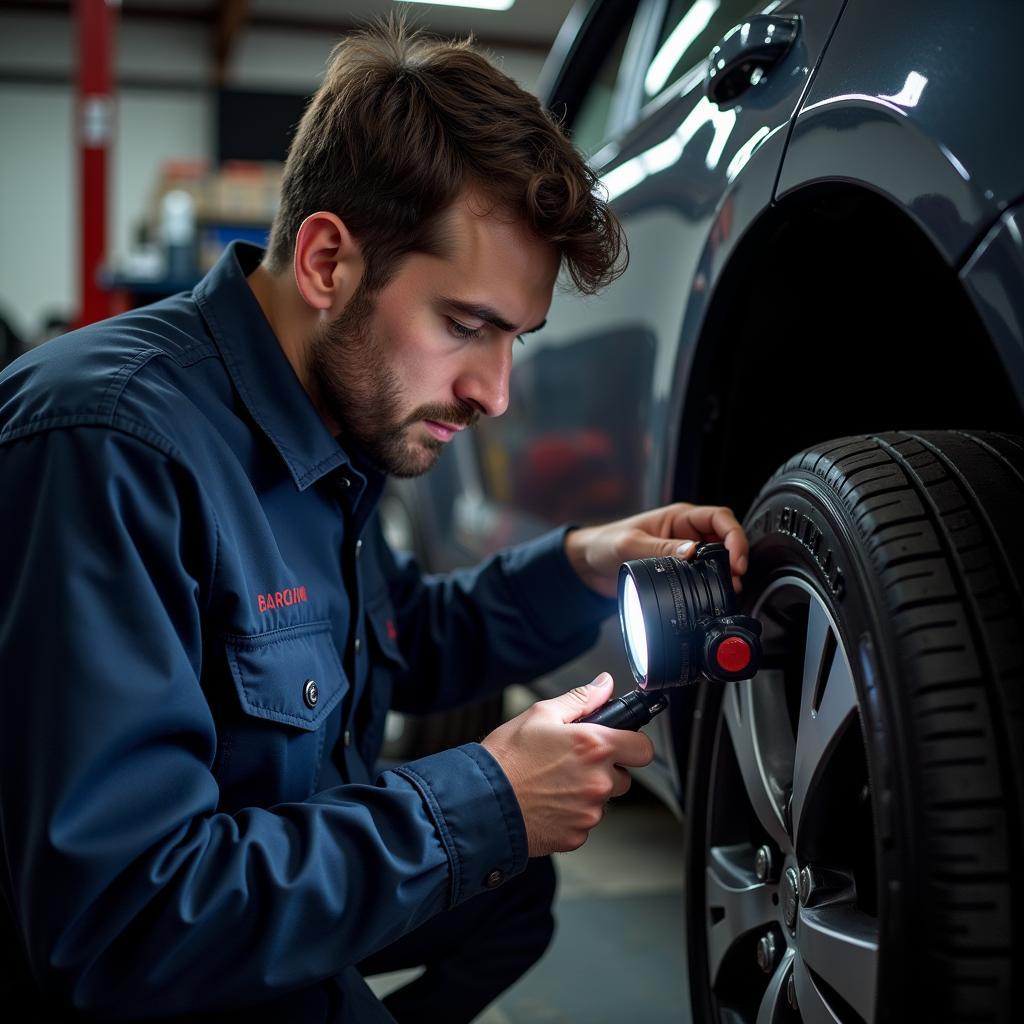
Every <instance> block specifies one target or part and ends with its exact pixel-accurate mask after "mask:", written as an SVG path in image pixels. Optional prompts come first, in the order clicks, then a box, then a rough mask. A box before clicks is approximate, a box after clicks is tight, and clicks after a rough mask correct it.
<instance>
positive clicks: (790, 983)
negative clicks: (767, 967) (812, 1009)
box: [786, 971, 797, 1010]
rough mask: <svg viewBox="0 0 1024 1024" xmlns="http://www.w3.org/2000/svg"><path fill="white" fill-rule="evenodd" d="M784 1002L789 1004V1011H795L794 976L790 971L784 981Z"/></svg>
mask: <svg viewBox="0 0 1024 1024" xmlns="http://www.w3.org/2000/svg"><path fill="white" fill-rule="evenodd" d="M786 1001H787V1002H788V1003H789V1008H790V1009H791V1010H795V1009H797V1005H796V975H795V974H793V972H792V971H790V972H789V977H788V978H787V979H786Z"/></svg>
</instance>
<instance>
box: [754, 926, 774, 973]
mask: <svg viewBox="0 0 1024 1024" xmlns="http://www.w3.org/2000/svg"><path fill="white" fill-rule="evenodd" d="M757 966H758V967H760V968H761V970H762V971H764V973H765V974H771V973H772V971H773V970H774V969H775V936H774V935H772V933H771V932H766V933H765V934H764V935H762V936H761V938H760V940H759V941H758V943H757Z"/></svg>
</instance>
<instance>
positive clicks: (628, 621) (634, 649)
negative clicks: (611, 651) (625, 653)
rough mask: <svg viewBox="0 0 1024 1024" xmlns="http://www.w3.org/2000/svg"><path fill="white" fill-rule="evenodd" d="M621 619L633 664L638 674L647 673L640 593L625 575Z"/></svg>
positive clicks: (645, 642) (630, 578)
mask: <svg viewBox="0 0 1024 1024" xmlns="http://www.w3.org/2000/svg"><path fill="white" fill-rule="evenodd" d="M622 599H623V621H624V623H625V627H626V628H625V633H626V643H627V645H628V646H629V654H630V657H631V658H632V659H633V665H634V667H635V668H636V670H637V672H638V673H639V674H640V676H646V675H647V630H646V628H645V627H644V613H643V612H642V611H641V610H640V595H639V594H638V593H637V590H636V583H635V581H634V580H633V577H632V576H627V577H626V581H625V588H624V590H623V593H622Z"/></svg>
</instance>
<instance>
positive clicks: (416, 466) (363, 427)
mask: <svg viewBox="0 0 1024 1024" xmlns="http://www.w3.org/2000/svg"><path fill="white" fill-rule="evenodd" d="M374 308H375V301H374V296H373V294H372V293H369V292H364V291H363V290H362V289H361V288H360V289H358V290H357V291H356V293H355V295H353V296H352V299H351V301H350V302H349V304H348V305H347V306H346V307H345V309H344V310H343V312H342V313H341V315H340V316H339V317H338V318H337V319H336V320H333V321H332V322H331V323H329V324H327V325H326V326H325V327H324V328H323V329H322V330H321V331H320V332H319V333H318V334H317V336H316V337H315V338H314V339H313V343H312V346H311V348H310V356H309V370H310V378H311V380H312V381H313V385H314V387H315V389H316V392H317V398H318V400H319V404H320V406H321V408H322V410H323V411H324V412H326V413H327V414H328V415H329V416H330V417H331V419H333V420H334V422H335V423H337V424H338V427H339V428H340V430H341V433H342V435H343V437H344V438H345V439H347V440H349V441H352V442H354V443H355V444H356V445H357V446H358V447H359V448H360V449H361V450H362V452H363V454H364V455H366V456H367V457H368V458H369V459H370V461H371V462H373V463H374V464H375V465H376V466H377V467H378V468H379V469H382V470H384V472H385V473H390V474H391V475H392V476H397V477H413V476H419V475H420V474H421V473H425V472H426V471H427V470H428V469H430V468H431V467H432V466H433V465H434V463H436V462H437V460H438V459H439V458H440V456H441V452H442V451H443V450H444V446H445V444H446V443H447V442H444V441H439V440H437V439H436V438H433V437H423V438H422V439H420V438H413V437H412V436H411V435H412V431H413V428H414V427H415V425H416V424H418V423H421V422H422V421H423V420H436V421H438V422H441V423H450V424H453V425H457V426H463V425H464V426H473V424H475V423H476V421H477V420H478V419H479V413H478V412H476V411H475V410H474V409H472V408H470V407H469V406H467V405H465V404H463V403H461V402H455V403H451V404H447V405H441V404H436V405H421V406H418V407H417V408H416V409H414V410H413V411H412V412H411V413H409V414H408V415H403V414H402V405H403V402H402V388H401V386H400V384H399V381H398V377H397V376H396V374H395V372H394V371H393V370H392V368H391V366H390V365H389V364H388V360H387V355H386V352H385V349H384V345H383V344H382V342H381V339H380V338H378V337H377V335H376V334H375V333H374V331H373V325H372V317H373V311H374Z"/></svg>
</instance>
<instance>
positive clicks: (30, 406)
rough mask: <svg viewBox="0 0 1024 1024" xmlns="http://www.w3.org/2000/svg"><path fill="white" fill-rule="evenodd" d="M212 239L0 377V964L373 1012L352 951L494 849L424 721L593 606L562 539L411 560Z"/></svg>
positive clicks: (479, 768)
mask: <svg viewBox="0 0 1024 1024" xmlns="http://www.w3.org/2000/svg"><path fill="white" fill-rule="evenodd" d="M260 255H261V254H260V251H259V250H257V249H255V248H252V247H246V246H243V245H240V244H237V245H235V246H232V247H231V248H230V249H229V250H228V251H227V252H226V253H225V254H224V256H223V258H222V259H221V261H220V262H219V263H218V264H217V266H216V267H215V268H214V269H213V270H212V271H211V272H210V274H209V275H207V277H206V278H205V279H204V280H203V281H202V282H201V283H200V284H199V286H198V287H197V288H196V289H195V291H194V292H192V293H191V294H183V295H178V296H175V297H173V298H171V299H168V300H166V301H163V302H160V303H157V304H156V305H153V306H149V307H147V308H145V309H140V310H137V311H134V312H130V313H126V314H124V315H122V316H119V317H116V318H114V319H112V320H107V321H105V322H103V323H100V324H96V325H94V326H91V327H88V328H85V329H84V330H80V331H76V332H74V333H72V334H69V335H66V336H64V337H62V338H59V339H56V340H54V341H51V342H48V343H47V344H45V345H43V346H41V347H40V348H38V349H36V350H35V351H33V352H31V353H29V354H28V355H27V356H24V357H22V358H21V359H20V360H18V361H17V362H15V363H14V364H12V365H11V366H10V367H9V368H8V369H7V370H6V371H5V372H4V373H3V375H2V376H0V482H2V488H3V501H2V506H0V540H2V543H0V551H2V555H0V566H2V572H0V579H2V580H3V599H2V602H0V828H2V837H0V838H2V849H3V862H2V865H0V868H2V870H0V894H2V896H3V900H2V901H0V978H2V989H3V992H5V993H6V994H7V995H8V998H7V999H5V1000H4V1004H5V1005H8V1006H9V1005H10V998H11V996H10V993H11V992H12V991H14V990H22V991H28V992H30V993H32V998H33V999H35V1000H36V1003H37V1005H40V1006H42V1005H43V1004H45V1003H47V1002H51V1001H52V1003H53V1005H55V1006H61V1005H65V1006H66V1005H71V1006H74V1007H76V1008H79V1009H80V1010H83V1011H87V1012H91V1013H93V1014H95V1015H96V1017H97V1018H99V1019H103V1020H114V1019H128V1018H133V1017H144V1016H162V1015H167V1016H172V1015H181V1016H183V1017H185V1018H187V1019H190V1020H195V1019H199V1017H200V1015H202V1014H211V1015H213V1016H212V1018H211V1019H218V1020H225V1019H228V1015H229V1014H230V1012H231V1011H236V1010H239V1009H241V1008H245V1007H248V1008H249V1009H248V1010H247V1011H246V1012H245V1013H244V1016H243V1017H242V1018H241V1019H245V1020H246V1021H250V1022H251V1021H258V1020H275V1021H282V1020H288V1021H307V1020H308V1021H313V1020H316V1021H323V1020H337V1021H356V1020H358V1021H372V1020H387V1019H389V1018H388V1015H387V1014H386V1013H385V1011H384V1010H383V1008H382V1007H381V1006H380V1005H379V1004H378V1003H377V1002H376V1001H375V1000H374V999H373V997H372V995H371V994H370V992H369V990H368V988H367V987H366V985H365V983H364V982H363V981H362V979H361V978H360V976H359V975H358V973H357V971H356V970H355V968H354V967H353V966H352V965H354V964H356V963H357V962H358V961H359V960H360V959H361V958H363V957H364V956H366V955H367V954H369V953H370V952H372V951H373V950H375V949H378V948H380V947H382V946H384V945H386V944H388V943H389V942H391V941H392V940H394V939H396V938H397V937H398V936H400V935H402V934H403V933H404V932H406V931H408V930H409V929H411V928H413V927H415V926H416V925H418V924H420V923H422V922H423V921H425V920H426V919H427V918H429V917H431V916H432V915H434V914H436V913H438V912H439V911H443V910H445V909H446V908H450V907H453V906H455V905H456V904H458V903H460V902H462V901H463V900H466V899H469V898H471V897H472V896H473V895H474V894H477V893H479V892H481V891H482V890H483V889H484V888H485V887H486V885H487V884H488V882H487V881H485V880H489V882H490V884H492V885H493V884H495V881H496V880H499V879H501V878H502V877H509V876H511V875H513V874H515V873H517V872H519V871H521V870H522V869H523V867H524V866H525V863H526V857H527V849H526V836H525V831H524V827H523V821H522V816H521V814H520V811H519V807H518V804H517V802H516V800H515V797H514V795H513V792H512V789H511V787H510V786H509V784H508V781H507V779H506V778H505V775H504V773H503V772H502V771H501V769H500V767H499V766H498V764H497V762H495V761H494V760H493V758H492V757H491V756H490V755H489V754H488V753H487V752H486V751H485V750H484V749H483V747H481V746H480V745H479V744H476V743H470V744H467V745H465V746H462V747H458V748H456V749H453V750H449V751H446V752H444V753H441V754H437V755H434V756H431V757H426V758H423V759H421V760H418V761H415V762H413V763H411V764H407V765H404V766H402V767H399V768H397V769H394V770H388V771H383V772H381V773H379V774H376V773H374V772H373V771H372V766H373V763H374V761H375V759H376V757H377V754H378V751H379V749H380V744H381V738H382V734H383V728H384V717H385V714H386V712H387V710H388V708H389V707H394V708H397V709H399V710H403V711H412V712H417V711H427V710H435V709H440V708H447V707H451V706H453V705H455V704H458V703H459V702H461V701H465V700H466V699H468V698H472V697H478V696H481V695H483V694H486V693H488V692H494V691H496V690H498V689H500V688H501V687H503V686H505V685H508V684H510V683H515V682H522V681H525V680H528V679H530V678H532V677H534V676H536V675H537V674H539V673H541V672H545V671H548V670H550V669H551V668H552V667H554V666H555V665H557V664H561V663H562V662H564V661H565V660H567V659H568V658H570V657H573V656H575V655H577V654H579V653H580V652H582V651H583V650H584V649H585V648H586V647H587V646H588V645H590V644H591V643H592V642H593V641H594V639H595V638H596V635H597V629H598V625H599V623H600V620H601V619H602V618H603V617H604V616H605V615H607V614H608V613H609V611H610V610H611V606H610V603H609V602H607V601H605V600H603V599H601V598H598V597H597V596H596V595H594V594H593V593H592V592H591V591H590V590H588V589H587V588H586V587H585V586H584V585H583V584H582V583H581V582H580V581H579V580H578V579H577V577H576V576H575V574H574V573H573V571H572V569H571V568H570V566H569V565H568V563H567V561H566V559H565V555H564V553H563V533H562V531H559V532H556V533H552V534H549V535H547V536H545V537H542V538H540V539H539V540H537V541H535V542H533V543H531V544H528V545H523V546H520V547H517V548H513V549H510V550H509V551H506V552H504V553H502V554H500V555H498V556H496V557H494V558H493V559H491V560H490V561H488V562H486V563H485V564H484V565H482V566H480V567H478V568H476V569H474V570H467V571H461V572H457V573H455V574H452V575H449V576H444V577H429V576H424V575H423V574H422V573H421V572H420V571H419V570H418V568H417V566H416V564H415V563H414V562H413V561H412V560H411V559H410V558H408V557H402V556H399V555H396V554H393V553H392V552H391V551H390V550H389V549H388V547H387V545H386V544H385V542H384V539H383V536H382V533H381V529H380V524H379V522H378V517H377V514H376V512H375V506H376V503H377V499H378V497H379V495H380V491H381V488H382V485H383V478H382V475H381V474H380V473H379V472H377V471H375V470H374V469H373V468H371V467H370V466H369V465H367V464H366V463H364V462H361V461H360V459H359V457H358V454H357V453H356V452H354V451H351V450H346V449H345V448H344V447H343V446H342V445H341V444H339V442H338V440H336V439H335V438H334V437H332V436H331V435H330V433H329V432H328V431H327V430H326V428H325V426H324V424H323V422H322V421H321V420H320V418H319V416H318V414H317V412H316V410H315V408H314V406H313V404H312V403H311V401H310V400H309V398H308V396H307V394H306V392H305V390H304V389H303V387H302V385H301V384H300V382H299V380H298V378H297V377H296V376H295V375H294V373H293V372H292V370H291V367H290V365H289V364H288V362H287V360H286V359H285V357H284V355H283V353H282V351H281V348H280V346H279V344H278V342H277V340H276V338H275V336H274V334H273V333H272V331H271V329H270V326H269V324H268V323H267V321H266V320H265V318H264V317H263V314H262V312H261V310H260V308H259V305H258V304H257V302H256V301H255V298H254V296H253V295H252V293H251V291H250V289H249V287H248V284H247V282H246V280H245V276H246V274H248V273H250V272H251V271H252V270H253V269H254V267H255V266H256V264H257V262H258V260H259V258H260Z"/></svg>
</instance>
